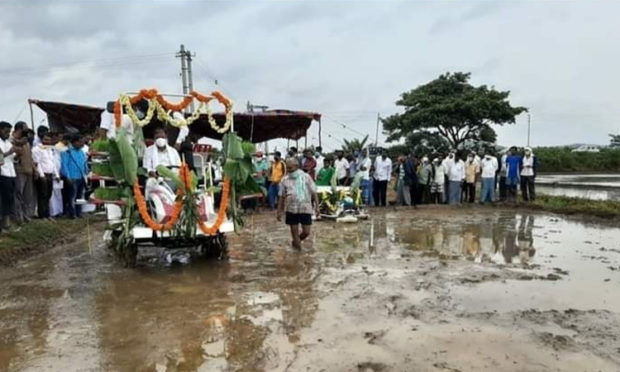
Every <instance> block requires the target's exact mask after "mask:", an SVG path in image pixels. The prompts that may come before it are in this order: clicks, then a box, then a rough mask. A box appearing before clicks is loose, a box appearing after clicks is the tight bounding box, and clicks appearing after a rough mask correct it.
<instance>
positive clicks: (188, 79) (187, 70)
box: [176, 44, 194, 112]
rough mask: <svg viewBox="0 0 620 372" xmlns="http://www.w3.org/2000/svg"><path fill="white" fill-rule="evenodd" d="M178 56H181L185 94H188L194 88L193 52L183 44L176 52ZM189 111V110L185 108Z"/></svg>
mask: <svg viewBox="0 0 620 372" xmlns="http://www.w3.org/2000/svg"><path fill="white" fill-rule="evenodd" d="M176 57H177V58H181V79H182V81H183V94H184V95H188V94H189V92H191V91H192V90H194V79H193V77H192V53H191V52H190V51H189V50H185V46H184V45H183V44H181V49H180V50H179V51H178V52H177V54H176ZM190 109H191V111H194V102H193V101H192V105H191V108H190ZM185 112H188V110H185Z"/></svg>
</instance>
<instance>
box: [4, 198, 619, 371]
mask: <svg viewBox="0 0 620 372" xmlns="http://www.w3.org/2000/svg"><path fill="white" fill-rule="evenodd" d="M372 213H373V219H372V221H366V222H363V223H358V224H351V225H343V224H336V223H327V222H320V223H317V224H316V225H315V231H314V235H313V237H312V238H311V240H310V241H309V242H307V243H305V245H304V249H303V250H302V251H301V252H298V251H294V250H292V249H290V248H289V247H288V243H289V237H288V234H287V231H286V229H285V226H282V225H280V224H278V223H276V222H275V218H274V216H273V215H271V214H263V215H255V216H254V217H249V218H248V220H247V222H248V225H247V228H246V230H245V232H244V233H243V234H242V235H240V236H230V240H229V242H230V247H229V251H230V259H229V260H228V261H194V262H191V263H190V264H187V265H173V266H166V265H165V264H163V263H162V262H148V261H147V260H146V259H144V260H143V261H142V262H143V264H142V265H141V266H140V267H138V268H137V269H133V270H130V269H123V268H122V267H121V265H119V264H118V263H117V262H116V261H115V259H114V258H113V257H111V256H110V255H109V254H108V252H107V251H106V249H105V248H103V247H102V246H100V245H94V246H93V247H90V248H89V247H88V246H87V244H86V243H85V242H84V241H77V242H75V243H74V244H71V245H70V246H65V247H61V248H57V249H55V250H52V251H50V252H48V253H45V254H43V255H41V256H38V257H35V258H33V259H31V260H28V261H25V262H23V263H21V264H19V265H18V266H17V267H14V268H3V270H2V271H1V272H0V370H10V371H18V370H31V371H40V370H51V371H236V370H241V371H618V370H620V228H618V227H615V226H611V225H607V226H605V225H600V224H598V223H588V222H587V221H583V220H582V221H579V220H572V219H571V220H568V219H564V218H561V217H558V216H554V215H549V214H544V213H530V212H524V211H514V210H489V209H484V210H478V209H475V210H467V209H462V210H452V209H444V208H440V209H420V210H418V211H411V210H394V209H388V210H374V211H373V212H372ZM371 231H373V234H372V238H371ZM371 242H372V244H371ZM160 253H162V254H163V252H158V254H160Z"/></svg>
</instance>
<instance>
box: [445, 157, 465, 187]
mask: <svg viewBox="0 0 620 372" xmlns="http://www.w3.org/2000/svg"><path fill="white" fill-rule="evenodd" d="M464 179H465V163H464V162H463V161H462V160H459V161H458V162H452V163H451V166H450V168H448V180H450V181H453V182H461V181H463V180H464Z"/></svg>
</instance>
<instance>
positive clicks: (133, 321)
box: [97, 232, 317, 371]
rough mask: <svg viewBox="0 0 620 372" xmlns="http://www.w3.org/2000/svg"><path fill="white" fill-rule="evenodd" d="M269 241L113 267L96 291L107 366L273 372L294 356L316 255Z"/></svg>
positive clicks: (309, 308) (309, 313)
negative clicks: (169, 263) (216, 257)
mask: <svg viewBox="0 0 620 372" xmlns="http://www.w3.org/2000/svg"><path fill="white" fill-rule="evenodd" d="M282 236H286V235H285V232H283V235H282ZM268 244H269V243H268V242H267V241H266V240H265V241H258V240H253V238H252V237H251V236H250V234H246V235H243V236H242V237H241V239H240V240H238V241H236V242H235V243H233V244H231V246H230V248H229V249H230V257H231V259H230V261H228V262H213V261H211V262H200V263H198V262H194V263H192V264H191V265H188V266H185V267H180V268H176V269H173V270H172V272H171V271H170V270H161V269H152V268H143V269H141V270H135V271H125V272H118V273H114V274H112V275H111V276H110V277H109V279H108V283H109V284H108V285H107V287H106V288H105V289H103V290H102V291H101V292H100V294H99V295H98V296H97V312H98V314H99V315H98V317H99V319H98V323H99V338H100V340H101V341H100V343H101V347H102V349H103V351H104V353H105V356H106V357H105V360H106V362H105V363H106V364H105V369H109V370H127V371H130V370H131V371H140V370H167V371H195V370H205V371H212V370H220V369H226V370H228V369H232V370H237V369H239V368H241V369H243V368H250V369H252V370H254V369H258V370H261V369H265V370H272V369H274V368H276V367H278V363H283V361H285V360H286V358H287V354H290V357H291V358H292V357H293V355H294V353H293V349H294V343H296V342H297V341H298V340H299V332H300V330H301V328H303V327H306V326H308V325H309V324H310V323H311V322H312V319H313V316H314V313H315V312H316V308H317V299H316V296H317V295H316V293H315V290H314V288H313V287H314V282H313V278H314V276H315V274H314V264H313V261H314V260H313V259H312V258H311V257H309V256H307V255H302V254H300V253H299V252H295V251H290V250H288V249H282V248H277V249H273V246H268ZM250 247H251V249H250ZM276 356H277V357H276ZM274 363H275V365H274ZM279 366H280V367H281V365H279Z"/></svg>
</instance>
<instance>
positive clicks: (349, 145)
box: [342, 135, 368, 154]
mask: <svg viewBox="0 0 620 372" xmlns="http://www.w3.org/2000/svg"><path fill="white" fill-rule="evenodd" d="M366 142H368V135H366V137H364V138H362V139H361V140H360V139H358V138H354V139H352V140H350V141H349V140H347V139H345V140H344V145H343V146H342V151H344V152H346V153H351V154H352V153H354V152H355V151H359V152H361V151H362V150H363V149H364V147H366Z"/></svg>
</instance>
